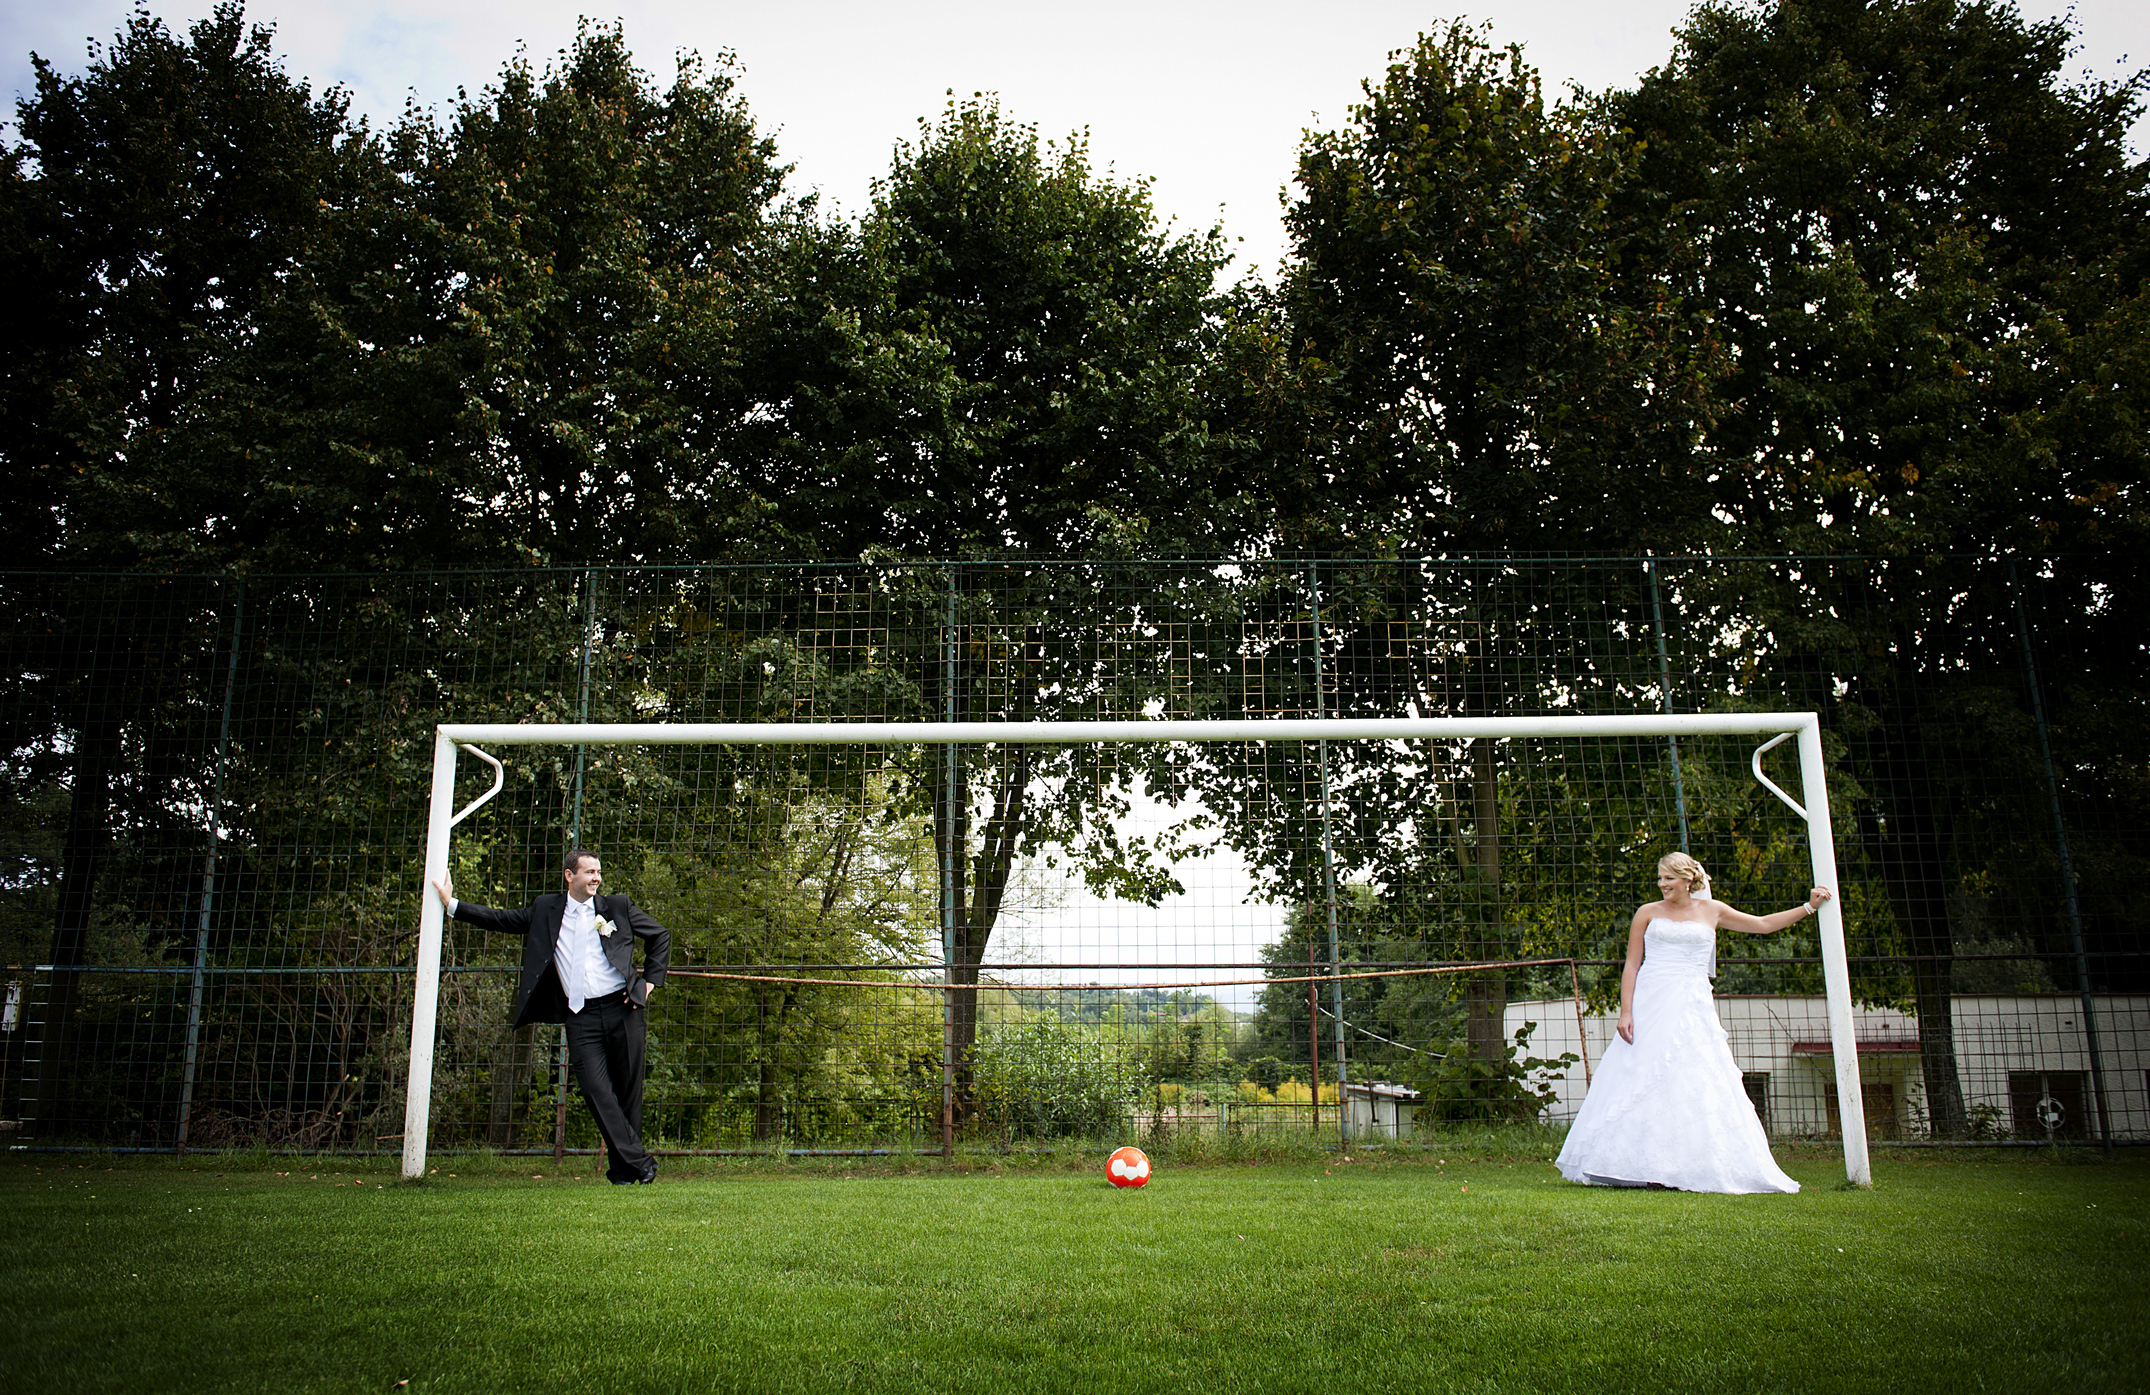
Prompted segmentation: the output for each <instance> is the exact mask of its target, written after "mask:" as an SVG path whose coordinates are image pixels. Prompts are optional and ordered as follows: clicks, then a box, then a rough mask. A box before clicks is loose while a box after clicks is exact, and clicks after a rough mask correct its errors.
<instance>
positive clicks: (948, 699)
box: [941, 566, 962, 1158]
mask: <svg viewBox="0 0 2150 1395" xmlns="http://www.w3.org/2000/svg"><path fill="white" fill-rule="evenodd" d="M955 719H956V569H955V568H954V567H953V566H950V567H949V569H948V610H947V619H946V620H945V621H944V622H943V624H942V627H941V720H942V721H945V722H953V721H954V720H955ZM961 774H962V760H961V756H960V753H959V752H958V751H957V749H956V746H955V743H954V742H950V743H949V744H947V745H946V746H943V747H942V748H941V777H942V778H941V783H942V791H941V815H942V816H941V827H942V833H941V981H942V984H943V987H942V990H941V1156H942V1157H944V1158H952V1157H954V1156H955V1151H956V988H955V984H956V873H957V870H958V852H957V849H956V836H957V828H956V807H957V805H956V781H957V779H958V777H960V776H961Z"/></svg>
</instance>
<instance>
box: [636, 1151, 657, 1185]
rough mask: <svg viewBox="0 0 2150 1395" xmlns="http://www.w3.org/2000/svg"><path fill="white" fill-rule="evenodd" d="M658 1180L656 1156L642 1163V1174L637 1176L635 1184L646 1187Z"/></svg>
mask: <svg viewBox="0 0 2150 1395" xmlns="http://www.w3.org/2000/svg"><path fill="white" fill-rule="evenodd" d="M656 1180H657V1160H656V1159H655V1158H651V1159H650V1160H649V1161H648V1162H646V1163H644V1164H642V1175H641V1176H640V1177H637V1178H635V1184H636V1185H637V1186H643V1187H646V1186H648V1185H649V1184H650V1183H652V1182H654V1181H656Z"/></svg>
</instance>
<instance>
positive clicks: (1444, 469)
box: [1271, 23, 1714, 1065]
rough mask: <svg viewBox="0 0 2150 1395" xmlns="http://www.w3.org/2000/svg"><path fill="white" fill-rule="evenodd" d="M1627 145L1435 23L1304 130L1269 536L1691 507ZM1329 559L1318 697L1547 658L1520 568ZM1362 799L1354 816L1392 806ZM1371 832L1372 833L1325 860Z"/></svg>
mask: <svg viewBox="0 0 2150 1395" xmlns="http://www.w3.org/2000/svg"><path fill="white" fill-rule="evenodd" d="M1638 157H1639V151H1638V149H1637V148H1636V146H1635V144H1634V142H1633V141H1632V140H1631V139H1629V138H1628V137H1626V136H1625V135H1624V134H1623V133H1622V132H1620V131H1618V130H1617V129H1616V128H1615V127H1614V126H1613V125H1612V124H1611V123H1610V122H1609V120H1608V119H1607V115H1606V112H1605V111H1604V109H1603V107H1602V106H1601V105H1600V104H1597V103H1592V102H1585V101H1576V102H1569V103H1560V104H1550V105H1549V104H1548V103H1547V102H1546V100H1545V98H1544V95H1543V93H1542V91H1541V89H1540V83H1539V78H1538V74H1537V71H1536V70H1535V69H1534V68H1532V67H1531V66H1530V65H1529V64H1528V63H1527V62H1525V61H1524V57H1523V53H1522V50H1521V49H1520V48H1519V47H1516V46H1512V45H1511V46H1509V47H1507V48H1496V47H1494V46H1493V45H1492V44H1491V43H1490V42H1489V40H1488V39H1487V38H1486V37H1485V35H1484V34H1483V32H1482V31H1480V30H1476V29H1473V28H1470V27H1468V26H1466V25H1463V24H1461V23H1456V24H1451V25H1448V26H1446V27H1444V28H1442V29H1439V30H1437V31H1435V32H1433V33H1431V34H1428V35H1425V36H1423V37H1421V38H1420V39H1419V41H1418V42H1417V43H1416V44H1415V45H1414V46H1413V47H1412V48H1410V49H1408V50H1406V51H1404V52H1401V53H1399V54H1397V55H1395V56H1394V61H1393V62H1392V63H1391V64H1390V66H1389V68H1388V71H1387V73H1386V74H1385V75H1384V77H1383V78H1382V79H1381V81H1380V82H1379V83H1378V84H1377V83H1373V82H1369V83H1368V84H1366V101H1365V102H1364V103H1362V104H1360V105H1359V106H1356V107H1354V108H1353V109H1352V112H1351V119H1350V121H1349V122H1348V124H1347V125H1346V126H1345V127H1344V128H1343V129H1342V130H1339V131H1334V132H1317V133H1313V134H1310V135H1309V136H1308V138H1307V140H1306V143H1305V145H1304V146H1303V148H1302V149H1301V152H1300V156H1299V168H1298V182H1299V185H1300V189H1301V194H1300V196H1299V197H1298V199H1297V200H1295V201H1294V203H1293V204H1292V205H1291V208H1290V210H1289V212H1288V214H1287V218H1286V223H1287V227H1288V228H1289V230H1290V233H1291V238H1292V254H1293V259H1292V261H1291V263H1290V264H1289V266H1288V267H1287V272H1286V277H1285V281H1284V284H1283V286H1282V288H1281V293H1280V301H1281V305H1282V308H1283V311H1284V313H1285V316H1286V320H1287V323H1288V326H1289V330H1288V332H1289V334H1290V336H1291V337H1290V342H1289V361H1290V364H1291V372H1290V374H1289V376H1288V377H1287V378H1286V380H1285V386H1284V387H1282V388H1281V389H1280V390H1279V391H1280V394H1281V395H1282V396H1283V398H1284V399H1285V400H1286V402H1287V404H1296V411H1294V410H1293V409H1292V407H1291V405H1287V407H1286V408H1285V409H1284V410H1281V411H1279V412H1277V413H1276V414H1275V415H1274V416H1273V417H1272V419H1271V420H1272V424H1273V425H1277V426H1281V427H1282V428H1283V429H1282V433H1281V435H1282V439H1281V440H1279V441H1278V442H1277V449H1276V459H1277V467H1278V470H1279V474H1278V476H1277V479H1276V485H1275V488H1276V491H1277V494H1278V497H1279V500H1280V503H1281V505H1282V507H1283V512H1284V520H1285V522H1284V527H1285V529H1286V536H1287V537H1288V538H1291V539H1293V540H1296V541H1297V542H1299V543H1300V545H1302V546H1314V547H1347V548H1353V549H1365V550H1369V551H1383V552H1391V553H1392V554H1393V553H1401V554H1402V555H1403V556H1405V557H1425V556H1428V555H1441V554H1446V555H1449V556H1454V555H1457V554H1462V555H1466V556H1469V555H1476V554H1489V553H1490V554H1501V553H1512V552H1517V551H1536V550H1559V551H1574V552H1581V551H1619V552H1628V551H1638V550H1641V549H1642V548H1644V547H1646V546H1649V545H1651V544H1653V543H1657V544H1663V543H1666V542H1672V541H1675V540H1678V539H1679V538H1680V537H1681V535H1682V532H1683V530H1684V529H1685V528H1687V527H1689V526H1691V525H1692V523H1693V522H1694V520H1695V518H1696V517H1697V516H1698V514H1699V512H1700V510H1701V509H1702V508H1703V507H1704V503H1705V501H1704V500H1703V499H1702V498H1701V497H1700V496H1699V495H1697V494H1696V493H1695V492H1694V491H1692V490H1691V489H1690V488H1689V487H1688V485H1689V481H1690V479H1691V476H1692V472H1693V471H1694V469H1695V463H1696V462H1695V456H1694V452H1693V449H1692V443H1693V439H1694V436H1695V433H1696V432H1697V430H1698V429H1699V428H1700V426H1701V425H1702V424H1703V423H1704V422H1705V421H1706V420H1707V417H1708V414H1709V411H1710V409H1711V401H1710V397H1709V394H1708V384H1709V379H1710V375H1711V373H1712V372H1713V371H1714V356H1713V344H1712V340H1711V338H1710V336H1709V334H1708V332H1707V327H1706V326H1705V325H1704V324H1702V323H1701V322H1700V321H1699V320H1698V319H1697V318H1696V317H1694V316H1693V315H1691V314H1690V313H1688V312H1687V310H1686V309H1685V307H1684V302H1683V299H1682V295H1683V292H1684V290H1685V284H1686V282H1685V277H1686V275H1687V270H1686V267H1685V266H1684V264H1683V263H1682V261H1681V259H1680V257H1679V255H1678V252H1677V248H1670V247H1667V248H1661V249H1659V251H1658V255H1657V256H1656V257H1655V258H1654V259H1644V258H1642V257H1640V256H1638V255H1637V247H1638V245H1639V244H1638V242H1637V238H1636V229H1635V228H1634V227H1633V226H1632V225H1631V223H1630V222H1629V221H1627V220H1624V219H1623V218H1622V217H1621V216H1620V215H1619V212H1618V210H1617V208H1616V206H1615V204H1614V195H1615V193H1616V192H1617V191H1618V190H1619V189H1620V187H1621V186H1622V185H1623V184H1624V183H1625V182H1626V181H1628V180H1629V179H1631V178H1632V177H1633V175H1634V171H1635V168H1636V162H1637V159H1638ZM1608 501H1614V502H1613V504H1612V506H1611V507H1608ZM1339 575H1340V574H1339V573H1336V572H1333V571H1332V573H1331V579H1332V586H1333V585H1334V583H1335V581H1336V579H1337V577H1338V576H1339ZM1341 575H1343V576H1344V577H1346V581H1345V585H1344V591H1345V594H1344V595H1343V596H1342V597H1341V598H1339V597H1334V596H1332V597H1331V599H1330V602H1329V604H1328V606H1327V607H1326V609H1327V611H1328V616H1329V623H1328V625H1327V626H1325V631H1326V633H1325V637H1324V642H1325V643H1327V644H1329V645H1331V646H1332V652H1331V653H1330V654H1329V661H1330V665H1331V669H1332V672H1333V673H1334V675H1335V682H1336V684H1337V685H1338V688H1337V691H1336V693H1335V694H1334V695H1333V697H1332V708H1331V710H1337V711H1347V710H1348V711H1351V712H1353V713H1355V714H1357V713H1364V714H1366V715H1375V714H1382V715H1399V716H1400V715H1412V714H1417V715H1450V714H1453V715H1470V716H1489V715H1509V714H1513V713H1516V712H1523V711H1535V710H1542V709H1543V706H1544V705H1545V702H1546V700H1547V692H1546V689H1545V686H1544V685H1543V684H1542V683H1541V682H1538V681H1537V680H1536V679H1534V678H1533V677H1532V676H1531V675H1530V674H1529V672H1528V667H1527V665H1525V664H1524V663H1522V662H1520V660H1521V658H1522V656H1524V655H1526V654H1530V655H1533V656H1534V657H1535V658H1537V659H1538V660H1540V661H1541V662H1542V661H1545V660H1550V659H1553V658H1555V657H1557V656H1556V655H1555V654H1553V653H1551V652H1549V651H1548V650H1547V648H1546V643H1545V641H1546V636H1544V635H1541V634H1539V633H1537V631H1539V630H1540V629H1541V628H1542V627H1543V626H1544V625H1545V624H1546V623H1547V622H1548V621H1549V620H1550V619H1551V617H1552V615H1553V613H1554V612H1553V610H1552V609H1551V608H1549V607H1548V606H1547V605H1546V604H1545V603H1544V600H1543V599H1542V593H1540V591H1539V589H1538V588H1537V587H1536V586H1535V585H1534V584H1532V581H1531V580H1526V579H1524V578H1523V577H1522V576H1521V575H1519V574H1517V573H1515V572H1513V571H1507V570H1504V569H1502V568H1501V567H1499V566H1497V565H1496V566H1492V567H1487V568H1480V569H1476V570H1472V569H1464V570H1463V571H1460V572H1458V571H1456V570H1454V569H1450V568H1441V567H1437V566H1429V567H1417V566H1412V565H1399V566H1392V567H1384V568H1374V569H1361V570H1360V571H1358V572H1357V573H1356V574H1353V573H1349V572H1347V573H1343V574H1341ZM1406 633H1408V634H1409V635H1411V636H1412V638H1410V639H1407V640H1404V641H1403V642H1401V643H1397V642H1392V640H1393V637H1394V636H1397V635H1400V634H1406ZM1329 635H1333V636H1334V638H1333V639H1330V638H1328V636H1329ZM1570 657H1574V656H1570ZM1585 686H1587V684H1585ZM1336 754H1337V755H1338V756H1339V758H1340V759H1343V760H1346V761H1349V760H1351V759H1352V755H1351V753H1348V752H1338V753H1336ZM1453 754H1454V756H1455V757H1456V761H1455V762H1454V763H1453V764H1452V763H1451V761H1450V760H1449V759H1448V758H1447V757H1445V756H1444V758H1443V759H1442V760H1441V761H1438V762H1436V763H1435V764H1436V765H1437V766H1438V767H1440V769H1441V771H1442V774H1441V775H1440V777H1439V778H1438V779H1437V780H1435V784H1436V785H1437V786H1439V787H1441V788H1440V791H1439V792H1436V793H1435V794H1434V795H1433V797H1434V798H1436V799H1445V798H1447V797H1448V789H1447V787H1448V786H1450V785H1451V784H1452V783H1453V782H1454V781H1455V780H1457V779H1458V778H1460V779H1461V781H1462V783H1463V785H1464V786H1465V787H1466V788H1465V791H1464V792H1462V793H1461V794H1460V795H1458V796H1457V798H1458V801H1459V803H1460V806H1461V807H1462V808H1463V809H1464V810H1466V811H1467V812H1466V813H1465V814H1464V822H1465V823H1466V824H1467V826H1468V828H1469V836H1468V849H1469V851H1468V856H1467V857H1465V859H1464V861H1463V870H1464V872H1465V874H1466V875H1465V882H1466V886H1465V887H1464V888H1463V890H1462V892H1461V894H1463V895H1465V896H1466V898H1467V899H1468V900H1469V901H1470V902H1471V903H1472V912H1471V914H1472V918H1473V919H1474V920H1475V922H1476V923H1477V925H1478V926H1479V928H1480V933H1479V935H1478V936H1477V941H1478V943H1477V945H1476V952H1477V953H1478V954H1479V955H1481V956H1482V957H1484V958H1487V959H1504V958H1508V957H1511V956H1510V954H1509V953H1508V952H1507V948H1506V945H1507V941H1508V939H1509V932H1508V930H1507V929H1506V923H1507V920H1508V916H1507V914H1506V910H1505V908H1504V905H1503V897H1502V886H1503V872H1502V843H1501V828H1500V794H1499V783H1500V771H1499V755H1498V747H1497V745H1496V743H1493V742H1490V741H1479V742H1475V743H1471V744H1470V745H1469V746H1468V748H1467V749H1464V750H1461V751H1459V752H1456V753H1453ZM1376 759H1377V760H1378V759H1379V758H1378V757H1377V758H1376ZM1431 769H1432V767H1429V771H1430V770H1431ZM1339 778H1340V779H1341V780H1342V781H1343V782H1344V783H1346V784H1353V783H1356V782H1354V781H1353V780H1352V779H1351V777H1350V776H1348V775H1341V776H1340V777H1339ZM1387 783H1388V782H1387V781H1384V780H1380V779H1375V780H1373V781H1371V782H1370V785H1367V784H1360V785H1358V787H1359V788H1361V789H1362V790H1363V789H1366V788H1369V787H1379V786H1383V785H1386V784H1387ZM1365 812H1366V814H1367V817H1366V818H1365V819H1364V820H1363V822H1364V823H1365V824H1366V826H1367V827H1369V828H1373V827H1382V828H1389V827H1393V826H1394V825H1395V823H1396V819H1395V818H1393V817H1390V816H1388V815H1385V814H1384V815H1377V814H1374V813H1372V812H1371V811H1365ZM1388 847H1389V844H1388V843H1387V842H1386V841H1385V840H1384V839H1383V838H1382V837H1380V836H1376V837H1374V838H1372V839H1370V840H1369V841H1367V842H1365V843H1363V844H1355V845H1354V846H1353V847H1352V848H1351V849H1350V851H1349V853H1348V854H1347V856H1348V857H1350V858H1352V859H1356V860H1359V865H1364V860H1365V859H1385V858H1386V857H1387V856H1388V852H1387V851H1386V849H1387V848H1388ZM1427 855H1428V856H1429V857H1434V858H1437V859H1439V860H1441V861H1443V862H1445V861H1446V859H1447V854H1446V851H1445V849H1436V850H1430V851H1429V852H1428V853H1427ZM1470 993H1471V998H1470V1001H1471V1030H1470V1039H1471V1042H1472V1049H1473V1050H1474V1052H1477V1053H1479V1054H1480V1055H1481V1056H1482V1057H1483V1058H1484V1062H1485V1063H1486V1064H1488V1065H1490V1064H1492V1063H1493V1062H1494V1060H1495V1059H1496V1058H1504V1057H1505V1052H1506V1043H1505V1041H1504V1038H1503V1035H1502V1030H1501V1021H1502V1011H1503V1008H1504V1006H1505V1002H1506V996H1507V982H1506V978H1505V977H1504V976H1503V975H1502V974H1500V973H1498V972H1494V971H1489V972H1488V973H1486V974H1483V975H1479V976H1476V977H1474V979H1473V981H1472V984H1471V988H1470Z"/></svg>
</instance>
